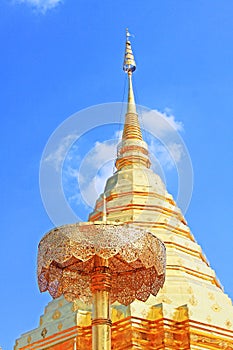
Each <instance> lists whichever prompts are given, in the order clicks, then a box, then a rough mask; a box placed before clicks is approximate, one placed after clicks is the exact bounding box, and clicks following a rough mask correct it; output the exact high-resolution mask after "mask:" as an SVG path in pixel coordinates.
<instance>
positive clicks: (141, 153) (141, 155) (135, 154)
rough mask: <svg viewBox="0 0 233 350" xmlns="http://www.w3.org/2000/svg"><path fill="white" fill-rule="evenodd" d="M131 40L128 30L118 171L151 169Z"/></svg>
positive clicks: (117, 161) (117, 162)
mask: <svg viewBox="0 0 233 350" xmlns="http://www.w3.org/2000/svg"><path fill="white" fill-rule="evenodd" d="M129 38H130V34H129V31H128V29H126V47H125V57H124V63H123V70H124V71H125V73H127V75H128V102H127V112H126V115H125V124H124V130H123V135H122V141H121V142H120V144H119V145H118V151H117V159H116V163H115V164H116V168H117V170H121V169H122V168H124V167H146V168H149V167H150V160H149V157H148V147H147V144H146V142H144V141H143V138H142V132H141V128H140V124H139V120H138V115H137V108H136V104H135V98H134V92H133V82H132V77H133V72H134V71H135V70H136V62H135V59H134V55H133V51H132V47H131V42H130V40H129Z"/></svg>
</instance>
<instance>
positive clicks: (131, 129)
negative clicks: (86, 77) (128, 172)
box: [123, 29, 142, 140]
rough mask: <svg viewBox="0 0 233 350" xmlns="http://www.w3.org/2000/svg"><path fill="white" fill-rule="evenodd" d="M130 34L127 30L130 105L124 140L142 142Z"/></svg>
mask: <svg viewBox="0 0 233 350" xmlns="http://www.w3.org/2000/svg"><path fill="white" fill-rule="evenodd" d="M129 37H130V34H129V31H128V29H126V44H125V57H124V64H123V70H124V71H125V73H127V75H128V103H127V114H126V119H125V127H124V132H123V139H131V138H136V139H138V140H142V133H141V128H140V125H139V121H138V115H137V110H136V104H135V98H134V91H133V82H132V75H133V72H134V71H135V70H136V62H135V59H134V55H133V51H132V47H131V42H130V40H129Z"/></svg>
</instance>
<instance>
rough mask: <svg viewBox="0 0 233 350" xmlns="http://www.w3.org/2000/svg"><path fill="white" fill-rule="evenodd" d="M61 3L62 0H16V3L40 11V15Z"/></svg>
mask: <svg viewBox="0 0 233 350" xmlns="http://www.w3.org/2000/svg"><path fill="white" fill-rule="evenodd" d="M62 1H63V0H16V2H18V3H21V4H24V3H25V4H28V5H30V6H32V7H33V8H35V9H37V10H39V11H41V12H42V13H45V12H46V11H48V10H51V9H52V8H54V7H56V6H57V5H59V4H60V3H62Z"/></svg>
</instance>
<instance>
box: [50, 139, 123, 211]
mask: <svg viewBox="0 0 233 350" xmlns="http://www.w3.org/2000/svg"><path fill="white" fill-rule="evenodd" d="M115 136H118V134H115ZM118 142H119V140H118V139H115V137H114V139H111V140H108V141H106V142H96V143H95V144H94V147H93V148H92V149H91V150H90V151H89V152H88V153H87V154H86V155H85V157H84V158H83V159H82V162H81V164H79V165H78V166H77V164H76V161H75V158H76V157H77V153H76V152H73V150H72V152H71V155H70V157H69V158H67V159H68V162H66V165H65V169H63V171H64V172H63V175H64V180H65V185H66V192H69V193H70V195H68V200H69V201H71V202H73V203H74V204H77V205H78V204H79V203H80V196H81V197H82V199H83V200H84V202H85V203H86V204H87V205H89V206H91V207H93V206H94V204H95V201H96V200H97V198H98V196H99V195H100V193H102V192H103V190H104V186H105V183H106V180H107V179H108V178H109V177H110V176H111V175H112V174H113V171H114V162H115V158H116V146H117V143H118ZM68 156H69V154H68ZM61 158H62V149H61V150H60V152H58V157H54V155H53V159H58V161H60V160H61ZM75 192H76V193H77V192H80V196H76V195H74V193H75Z"/></svg>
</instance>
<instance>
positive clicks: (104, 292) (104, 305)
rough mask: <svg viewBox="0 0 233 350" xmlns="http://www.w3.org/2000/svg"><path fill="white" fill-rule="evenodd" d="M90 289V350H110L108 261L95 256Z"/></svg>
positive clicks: (109, 278) (109, 279)
mask: <svg viewBox="0 0 233 350" xmlns="http://www.w3.org/2000/svg"><path fill="white" fill-rule="evenodd" d="M91 287H92V295H93V299H92V300H93V301H92V307H93V311H92V313H93V315H92V350H111V325H112V322H111V319H110V300H109V292H110V289H111V275H110V273H109V267H108V260H107V259H103V258H100V257H98V256H95V268H94V271H93V274H92V279H91Z"/></svg>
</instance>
